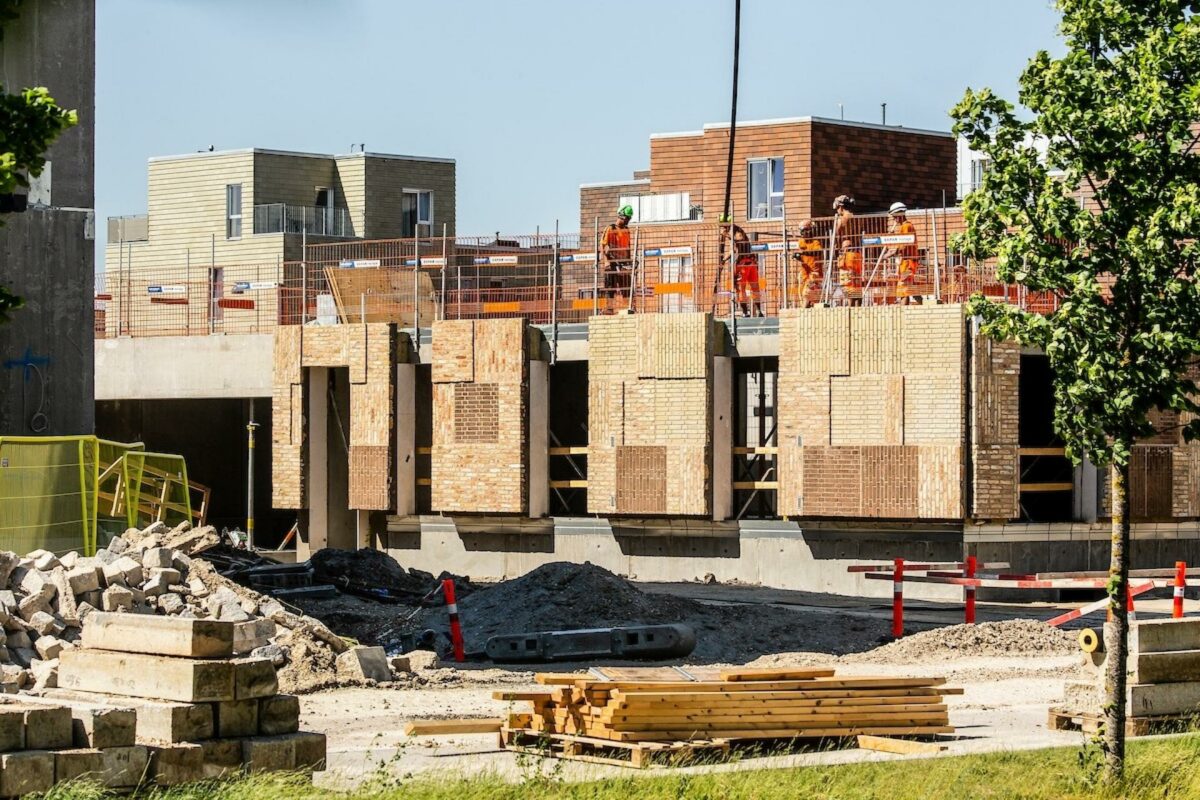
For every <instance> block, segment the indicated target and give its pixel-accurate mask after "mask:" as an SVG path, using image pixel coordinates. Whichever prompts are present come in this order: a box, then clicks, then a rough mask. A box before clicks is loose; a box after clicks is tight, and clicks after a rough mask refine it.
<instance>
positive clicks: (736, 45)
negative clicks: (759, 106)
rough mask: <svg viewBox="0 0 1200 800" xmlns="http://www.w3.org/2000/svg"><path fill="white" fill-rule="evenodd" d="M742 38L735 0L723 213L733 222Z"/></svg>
mask: <svg viewBox="0 0 1200 800" xmlns="http://www.w3.org/2000/svg"><path fill="white" fill-rule="evenodd" d="M741 38H742V0H733V101H732V103H731V106H730V110H729V158H728V160H727V161H726V164H725V203H724V205H722V209H723V213H724V214H725V215H726V216H727V217H728V218H729V221H730V223H731V224H732V222H733V209H731V208H730V200H731V199H732V198H731V193H732V192H733V144H734V139H735V138H736V137H737V94H738V52H739V50H740V49H741Z"/></svg>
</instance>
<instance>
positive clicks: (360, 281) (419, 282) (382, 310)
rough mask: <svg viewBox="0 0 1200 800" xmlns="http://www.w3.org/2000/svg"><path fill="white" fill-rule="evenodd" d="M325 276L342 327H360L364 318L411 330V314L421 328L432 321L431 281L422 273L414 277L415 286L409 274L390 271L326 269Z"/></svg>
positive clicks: (387, 269) (411, 275) (382, 268)
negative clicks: (351, 325)
mask: <svg viewBox="0 0 1200 800" xmlns="http://www.w3.org/2000/svg"><path fill="white" fill-rule="evenodd" d="M325 275H326V277H327V278H328V280H329V287H330V289H331V290H332V292H333V299H334V303H335V304H336V305H337V310H338V316H339V317H340V318H341V320H342V322H344V323H348V324H360V323H362V322H363V320H364V317H365V320H366V321H367V322H391V323H396V324H399V325H406V326H411V325H412V324H413V321H414V318H413V313H414V310H415V311H416V313H417V314H418V315H419V316H418V318H417V321H419V322H420V324H421V325H422V326H424V325H427V324H428V323H429V322H431V321H433V319H434V317H435V311H436V310H437V307H436V305H435V303H434V292H433V280H432V279H431V278H430V277H429V274H428V273H426V272H419V273H417V275H416V281H415V283H414V280H413V273H411V272H402V271H400V270H397V269H395V268H392V267H366V268H355V269H342V268H339V267H327V268H326V269H325ZM414 296H415V299H414Z"/></svg>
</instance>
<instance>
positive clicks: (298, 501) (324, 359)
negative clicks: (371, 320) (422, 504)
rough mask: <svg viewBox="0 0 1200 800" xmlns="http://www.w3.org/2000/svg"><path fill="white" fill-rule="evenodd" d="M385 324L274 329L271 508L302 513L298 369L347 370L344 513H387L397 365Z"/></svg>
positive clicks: (391, 330)
mask: <svg viewBox="0 0 1200 800" xmlns="http://www.w3.org/2000/svg"><path fill="white" fill-rule="evenodd" d="M396 341H397V340H396V328H395V326H394V325H389V324H369V325H336V326H329V327H307V326H300V325H284V326H280V327H279V328H278V329H277V330H276V332H275V353H274V356H275V361H274V391H273V395H272V403H271V414H272V433H271V436H272V441H271V448H272V459H271V470H272V476H271V478H272V479H271V487H272V489H271V490H272V501H273V504H274V506H275V507H276V508H306V507H307V505H308V499H307V497H306V496H305V489H304V486H305V466H306V444H307V430H306V428H307V426H306V419H305V403H306V401H307V397H306V389H305V380H304V369H305V368H309V367H333V368H339V367H344V368H347V371H348V373H349V376H350V431H349V442H348V444H349V454H348V469H349V507H350V508H353V509H360V510H371V511H387V510H389V509H391V508H392V491H391V481H392V472H393V470H392V455H391V454H392V439H393V415H394V411H395V395H394V392H395V383H396V381H395V375H396V361H397V351H396V348H397V344H396Z"/></svg>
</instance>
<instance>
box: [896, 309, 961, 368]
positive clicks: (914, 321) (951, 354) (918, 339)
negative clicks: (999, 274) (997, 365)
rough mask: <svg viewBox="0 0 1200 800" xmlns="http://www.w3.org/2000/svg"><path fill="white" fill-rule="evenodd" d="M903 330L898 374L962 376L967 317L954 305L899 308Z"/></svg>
mask: <svg viewBox="0 0 1200 800" xmlns="http://www.w3.org/2000/svg"><path fill="white" fill-rule="evenodd" d="M898 308H900V309H901V316H902V319H903V323H902V324H903V328H904V347H903V348H902V350H901V354H900V370H901V371H903V372H905V373H913V372H959V373H961V372H962V369H963V364H964V361H965V359H966V341H967V340H966V330H967V325H966V315H965V313H964V311H963V307H962V306H961V305H959V304H957V303H954V304H948V305H928V306H898Z"/></svg>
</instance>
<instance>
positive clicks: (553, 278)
mask: <svg viewBox="0 0 1200 800" xmlns="http://www.w3.org/2000/svg"><path fill="white" fill-rule="evenodd" d="M550 331H551V333H552V335H553V338H552V339H551V340H550V363H551V364H554V363H556V362H557V361H558V220H554V262H553V263H552V264H551V265H550Z"/></svg>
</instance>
